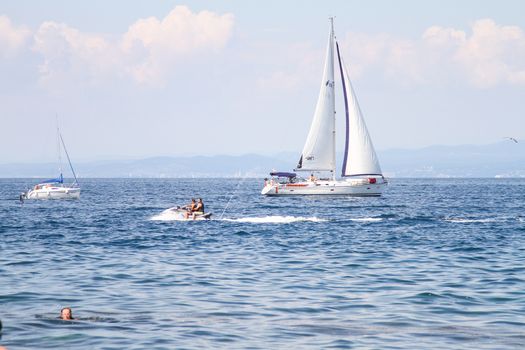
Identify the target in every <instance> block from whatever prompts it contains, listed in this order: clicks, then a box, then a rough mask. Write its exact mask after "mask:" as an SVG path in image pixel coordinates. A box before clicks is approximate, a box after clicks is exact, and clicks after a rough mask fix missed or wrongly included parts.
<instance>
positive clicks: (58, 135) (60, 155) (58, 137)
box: [57, 119, 62, 175]
mask: <svg viewBox="0 0 525 350" xmlns="http://www.w3.org/2000/svg"><path fill="white" fill-rule="evenodd" d="M57 152H58V172H59V173H60V175H62V152H61V150H60V129H59V128H58V119H57Z"/></svg>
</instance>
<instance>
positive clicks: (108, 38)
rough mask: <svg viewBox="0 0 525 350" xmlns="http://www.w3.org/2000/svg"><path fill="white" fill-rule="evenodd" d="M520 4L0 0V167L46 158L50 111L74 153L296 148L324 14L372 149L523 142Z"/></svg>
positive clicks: (310, 99) (524, 54) (318, 63)
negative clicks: (332, 27)
mask: <svg viewBox="0 0 525 350" xmlns="http://www.w3.org/2000/svg"><path fill="white" fill-rule="evenodd" d="M299 7H300V9H301V10H300V11H297V8H299ZM524 10H525V3H523V2H521V1H502V2H498V3H496V2H492V1H462V2H461V3H456V2H453V1H428V2H424V3H422V2H421V3H420V2H417V1H398V2H395V3H394V2H388V1H373V2H368V3H361V2H357V1H330V2H327V3H317V2H299V1H290V2H285V3H282V2H278V1H268V2H265V5H264V7H258V6H256V5H255V4H254V3H252V2H243V1H228V2H226V1H185V2H180V1H149V2H147V3H146V2H127V1H113V2H110V3H107V2H104V1H101V0H95V1H89V2H87V1H81V2H68V1H63V0H51V1H46V2H32V1H26V0H23V1H17V2H8V1H0V74H2V77H3V79H1V80H0V116H1V122H2V127H1V128H0V163H9V162H52V161H55V160H56V136H55V127H56V120H55V118H56V117H55V116H56V114H58V117H59V122H60V126H61V129H62V132H63V135H64V139H65V141H66V144H67V146H68V150H69V151H70V153H71V155H72V157H73V160H74V161H82V160H95V159H108V158H119V157H122V158H123V157H129V158H145V157H152V156H180V155H216V154H232V155H239V154H246V153H256V154H272V153H278V152H280V151H286V152H294V151H295V150H297V151H300V149H301V148H302V146H303V144H304V141H305V138H306V135H307V133H308V128H309V126H310V121H311V118H312V115H313V112H314V108H315V103H316V100H317V94H318V92H319V83H320V79H321V73H322V65H323V59H324V57H323V56H324V51H325V48H326V36H327V31H328V20H327V17H328V16H329V15H335V16H336V20H335V32H336V36H337V38H338V41H339V42H340V45H341V49H342V53H343V55H344V56H345V61H346V63H347V65H348V66H349V70H350V75H351V77H352V79H353V83H354V87H355V89H356V93H357V96H358V98H359V100H360V104H361V108H362V109H363V113H364V116H365V119H366V122H367V125H368V128H369V131H370V133H371V136H372V139H373V142H374V144H375V146H376V148H377V149H378V150H388V149H397V148H404V149H418V148H423V147H427V146H433V145H463V144H474V145H484V144H491V143H496V142H498V141H501V140H502V139H503V137H505V136H512V137H515V138H517V139H524V131H525V118H524V117H523V112H524V109H523V101H524V100H525V19H524V18H523V16H522V14H523V12H524ZM336 84H337V88H336V89H337V90H336V94H338V95H336V99H337V110H338V111H339V114H338V115H341V114H342V111H343V108H342V106H341V97H342V96H341V91H340V85H339V84H340V81H339V77H337V78H336ZM341 119H342V118H338V123H339V124H338V125H339V126H340V127H341V126H342V120H341ZM340 134H341V133H340ZM338 142H339V144H340V145H341V144H342V140H339V141H338Z"/></svg>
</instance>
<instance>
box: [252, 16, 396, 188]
mask: <svg viewBox="0 0 525 350" xmlns="http://www.w3.org/2000/svg"><path fill="white" fill-rule="evenodd" d="M334 43H335V47H336V51H337V61H338V66H339V71H340V74H341V83H342V88H343V96H344V105H345V111H346V113H345V115H346V133H345V136H346V141H345V150H344V156H343V165H342V174H341V176H342V179H336V178H335V172H336V160H335V152H336V147H335V143H336V142H335V84H334ZM294 171H298V172H299V171H304V172H308V173H310V174H311V175H310V177H309V178H308V179H303V178H300V177H298V176H297V174H296V173H291V172H272V173H270V175H271V176H272V178H271V179H270V180H268V179H265V185H264V188H263V189H262V192H261V194H263V195H267V196H282V195H353V196H380V195H381V193H382V190H383V188H384V186H386V184H387V180H386V179H385V178H384V176H383V174H382V172H381V167H380V165H379V160H378V158H377V155H376V152H375V149H374V146H373V144H372V139H371V138H370V135H369V133H368V129H367V127H366V124H365V121H364V119H363V115H362V113H361V108H360V107H359V103H358V101H357V97H356V95H355V92H354V89H353V87H352V83H351V82H350V77H349V75H348V72H347V70H346V67H345V65H344V63H343V59H342V57H341V54H340V52H339V45H338V44H337V42H336V41H335V36H334V28H333V18H331V19H330V33H329V37H328V47H327V52H326V60H325V66H324V73H323V79H322V81H321V91H320V93H319V98H318V100H317V106H316V109H315V113H314V117H313V120H312V124H311V126H310V132H309V133H308V137H307V139H306V143H305V145H304V148H303V152H302V154H301V157H300V159H299V163H298V165H297V167H296V169H294ZM314 174H317V175H320V176H314ZM322 174H328V175H326V176H323V175H322Z"/></svg>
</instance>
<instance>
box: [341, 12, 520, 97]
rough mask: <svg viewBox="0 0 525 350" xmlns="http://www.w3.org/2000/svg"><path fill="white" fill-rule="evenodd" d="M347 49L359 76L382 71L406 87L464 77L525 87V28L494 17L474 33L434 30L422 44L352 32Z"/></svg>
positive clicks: (346, 41)
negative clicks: (412, 84)
mask: <svg viewBox="0 0 525 350" xmlns="http://www.w3.org/2000/svg"><path fill="white" fill-rule="evenodd" d="M342 46H343V48H344V51H345V52H348V53H349V59H347V61H349V62H351V63H352V66H353V67H354V69H353V70H352V72H353V75H354V76H360V75H361V74H364V73H365V72H368V71H371V70H378V69H380V70H383V71H384V72H385V73H386V75H387V76H390V77H392V78H394V79H397V80H398V81H400V82H405V83H407V82H409V83H419V84H423V83H441V82H443V81H445V80H447V79H448V80H458V79H462V80H467V81H468V82H469V83H470V84H472V85H474V86H477V87H482V88H484V87H491V86H494V85H497V84H504V83H509V84H525V34H524V32H523V30H522V29H521V28H519V27H517V26H500V25H498V24H496V23H495V22H494V21H493V20H491V19H480V20H477V21H475V22H474V23H472V25H471V33H467V32H465V31H462V30H458V29H454V28H445V27H440V26H432V27H429V28H428V29H426V30H425V31H424V33H423V34H422V36H421V38H420V39H418V40H408V39H400V38H395V37H392V36H390V35H387V34H382V35H375V36H369V35H366V34H361V33H357V34H354V33H348V34H347V35H346V36H345V37H344V39H343V40H342Z"/></svg>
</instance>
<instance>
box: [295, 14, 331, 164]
mask: <svg viewBox="0 0 525 350" xmlns="http://www.w3.org/2000/svg"><path fill="white" fill-rule="evenodd" d="M333 43H334V30H333V24H332V23H331V24H330V34H329V37H328V47H327V50H326V61H325V66H324V73H323V80H322V81H321V91H320V92H319V99H318V100H317V106H316V108H315V113H314V118H313V120H312V124H311V126H310V132H309V133H308V137H307V139H306V143H305V145H304V148H303V152H302V154H301V159H300V160H299V164H298V165H297V168H296V170H304V171H314V170H315V171H327V170H330V171H332V172H334V171H335V98H334V44H333Z"/></svg>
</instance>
